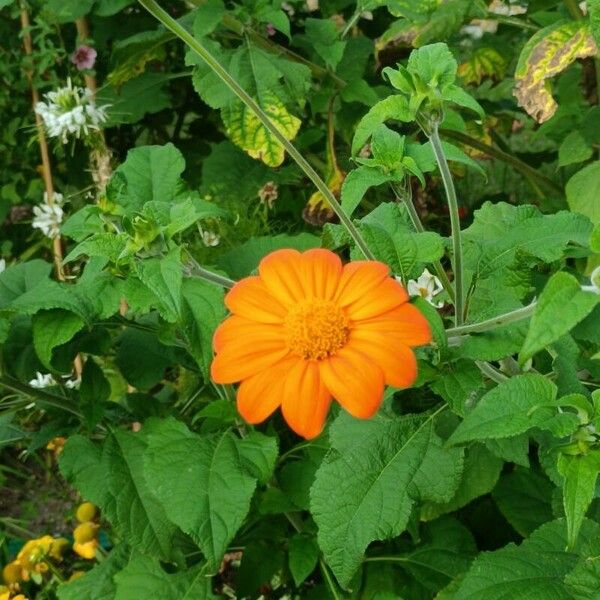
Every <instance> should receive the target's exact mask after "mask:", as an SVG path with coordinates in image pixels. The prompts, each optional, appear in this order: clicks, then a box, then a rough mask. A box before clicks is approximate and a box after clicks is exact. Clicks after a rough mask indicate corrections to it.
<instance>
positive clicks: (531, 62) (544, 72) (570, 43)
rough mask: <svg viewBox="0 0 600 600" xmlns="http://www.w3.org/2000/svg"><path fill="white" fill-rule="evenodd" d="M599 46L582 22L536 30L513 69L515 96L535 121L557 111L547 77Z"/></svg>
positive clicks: (591, 52)
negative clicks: (515, 67) (514, 70)
mask: <svg viewBox="0 0 600 600" xmlns="http://www.w3.org/2000/svg"><path fill="white" fill-rule="evenodd" d="M597 53H598V48H597V47H596V43H595V42H594V38H593V37H592V35H591V33H590V28H589V25H588V24H587V23H585V22H583V21H559V22H558V23H555V24H554V25H550V26H549V27H545V28H544V29H542V30H541V31H538V32H537V33H536V34H535V35H534V36H533V37H532V38H531V39H530V40H529V42H527V44H526V45H525V47H524V48H523V50H522V52H521V56H520V57H519V62H518V64H517V70H516V72H515V79H516V87H515V96H516V97H517V100H518V101H519V105H520V106H522V107H523V108H524V109H525V110H526V111H527V112H528V113H529V114H530V115H531V116H532V117H533V118H534V119H535V120H536V121H538V123H543V122H544V121H547V120H548V119H549V118H550V117H552V115H553V114H554V113H555V112H556V108H557V106H558V105H557V104H556V101H555V100H554V98H553V97H552V87H551V82H550V79H551V78H552V77H554V76H555V75H558V74H559V73H561V72H562V71H564V70H565V69H566V68H567V67H568V66H569V65H570V64H571V63H572V62H573V61H575V60H577V59H578V58H585V57H587V56H594V55H596V54H597Z"/></svg>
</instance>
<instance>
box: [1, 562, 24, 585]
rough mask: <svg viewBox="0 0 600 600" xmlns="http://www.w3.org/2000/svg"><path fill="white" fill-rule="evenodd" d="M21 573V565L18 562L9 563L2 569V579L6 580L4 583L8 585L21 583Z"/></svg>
mask: <svg viewBox="0 0 600 600" xmlns="http://www.w3.org/2000/svg"><path fill="white" fill-rule="evenodd" d="M21 571H22V567H21V564H20V563H19V562H17V561H16V560H15V561H13V562H11V563H8V564H7V565H6V566H5V567H4V569H2V579H4V583H6V585H11V584H13V583H19V581H21V579H22V577H21Z"/></svg>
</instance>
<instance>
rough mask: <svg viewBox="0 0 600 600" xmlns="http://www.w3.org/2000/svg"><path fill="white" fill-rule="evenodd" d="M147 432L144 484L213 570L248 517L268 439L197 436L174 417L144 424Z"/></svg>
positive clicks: (269, 447) (268, 454) (268, 448)
mask: <svg viewBox="0 0 600 600" xmlns="http://www.w3.org/2000/svg"><path fill="white" fill-rule="evenodd" d="M146 429H148V430H149V433H148V450H147V452H146V456H145V466H144V475H145V478H146V480H147V481H148V485H149V486H150V487H151V488H152V492H153V494H154V495H155V497H156V498H157V499H158V500H159V501H160V503H161V504H162V506H163V507H164V510H165V511H166V513H167V515H168V516H169V518H170V519H171V520H172V521H173V522H174V523H177V525H179V527H181V529H183V531H185V532H186V533H187V534H189V535H190V536H191V537H192V539H193V540H194V541H195V542H196V543H197V544H198V545H199V546H200V548H201V550H202V552H203V554H204V556H205V557H206V559H207V561H208V564H209V567H208V568H209V569H210V570H211V572H213V571H214V570H215V569H217V567H218V566H219V563H220V561H221V558H222V557H223V554H225V551H226V550H227V546H228V544H229V543H230V542H231V540H232V539H233V537H234V535H235V534H236V532H237V530H238V528H239V527H240V525H241V524H242V522H243V521H244V518H245V517H246V514H247V513H248V509H249V508H250V500H251V498H252V495H253V493H254V489H255V487H256V477H255V475H257V474H258V473H259V472H264V467H261V465H264V464H265V463H267V464H269V460H270V457H272V456H273V448H272V441H269V438H267V437H266V436H263V438H264V439H262V440H261V441H260V443H259V441H258V440H257V439H250V440H248V441H246V440H245V439H239V438H237V437H236V436H234V435H233V434H232V433H231V432H229V431H225V432H221V433H216V434H214V435H208V436H203V437H200V436H198V435H196V434H195V433H192V432H191V431H190V430H189V429H188V428H187V427H186V426H185V425H184V424H183V423H180V422H178V421H176V420H175V419H167V420H164V421H154V422H151V423H147V424H146ZM257 444H258V445H257ZM249 463H250V465H249ZM249 466H251V467H252V468H250V469H249V468H248V467H249ZM257 469H258V472H257ZM191 498H193V501H190V499H191Z"/></svg>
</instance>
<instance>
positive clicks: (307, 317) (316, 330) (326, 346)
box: [285, 300, 350, 360]
mask: <svg viewBox="0 0 600 600" xmlns="http://www.w3.org/2000/svg"><path fill="white" fill-rule="evenodd" d="M285 328H286V331H287V343H288V348H289V349H290V350H291V351H292V352H293V353H294V354H297V355H298V356H301V357H302V358H305V359H315V360H322V359H324V358H327V357H328V356H331V355H333V354H335V353H336V352H337V351H338V350H339V349H340V348H342V346H344V345H345V344H346V342H347V341H348V335H349V334H350V322H349V320H348V318H347V317H346V315H345V314H344V311H343V310H342V309H341V308H340V307H339V306H337V305H336V304H335V303H334V302H331V301H330V300H307V301H305V302H302V303H301V304H298V306H295V307H294V308H293V309H292V310H290V312H289V313H288V315H287V317H286V320H285Z"/></svg>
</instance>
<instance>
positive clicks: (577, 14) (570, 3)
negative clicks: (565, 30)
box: [564, 0, 583, 21]
mask: <svg viewBox="0 0 600 600" xmlns="http://www.w3.org/2000/svg"><path fill="white" fill-rule="evenodd" d="M564 3H565V6H566V7H567V10H568V11H569V13H570V14H571V16H572V17H573V18H574V19H575V20H576V21H581V19H583V13H582V12H581V9H580V8H579V4H578V2H577V0H564Z"/></svg>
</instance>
